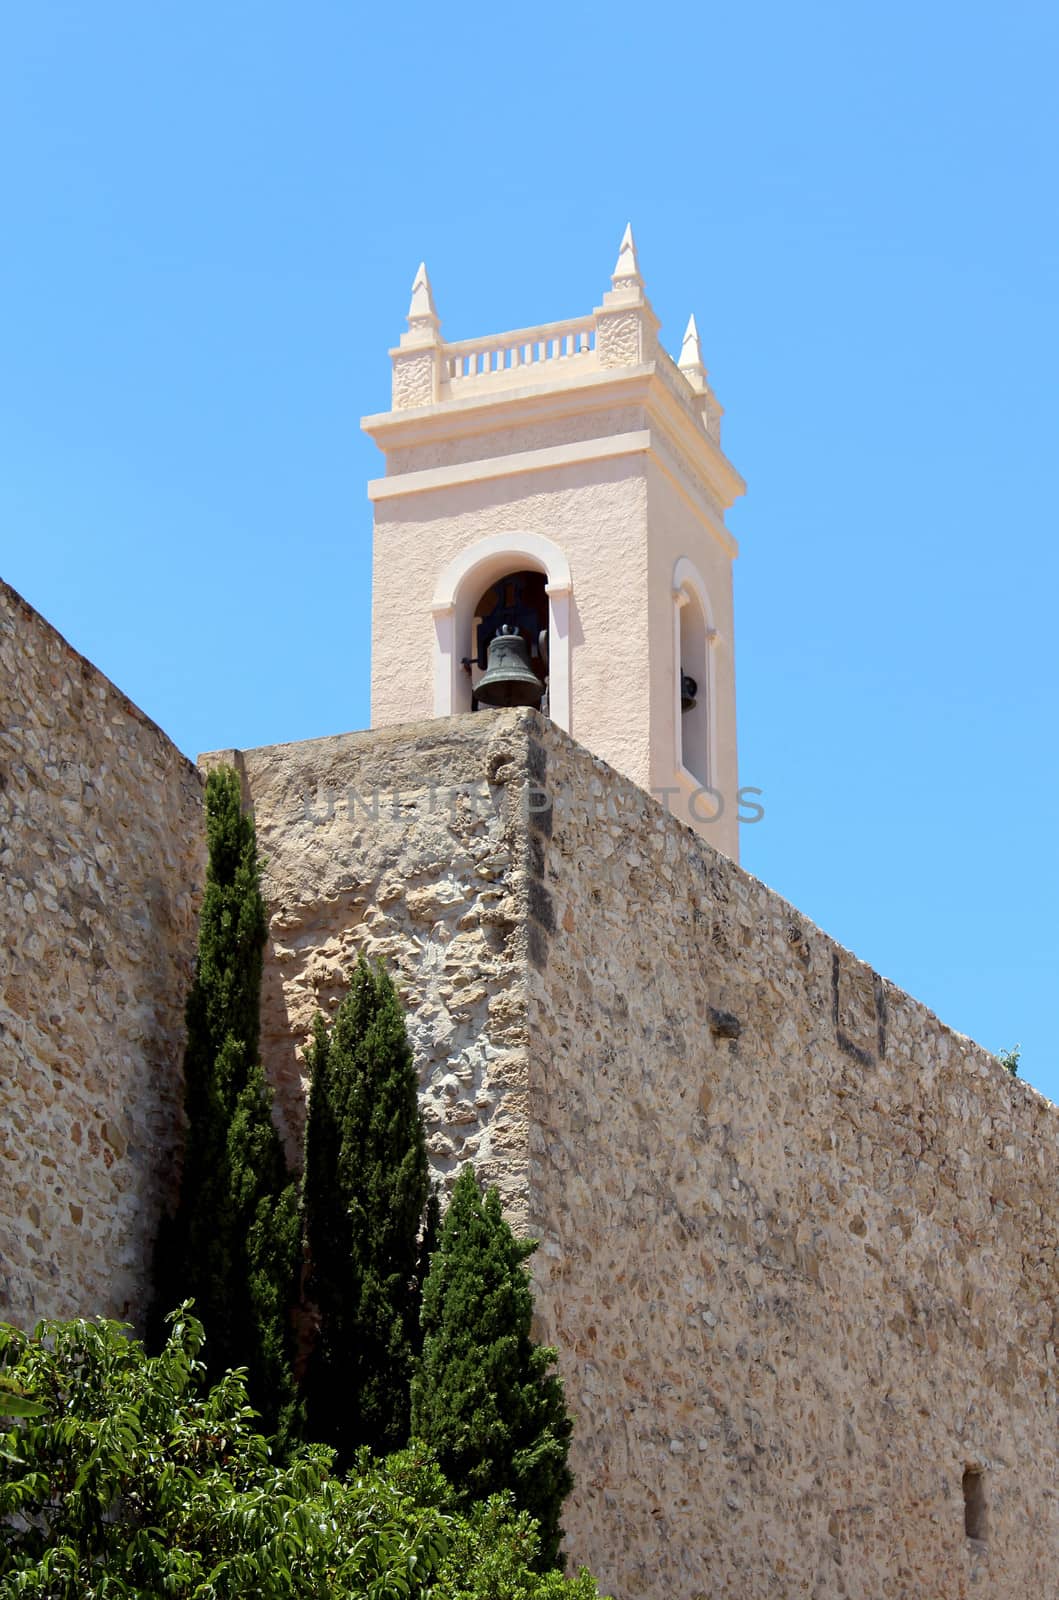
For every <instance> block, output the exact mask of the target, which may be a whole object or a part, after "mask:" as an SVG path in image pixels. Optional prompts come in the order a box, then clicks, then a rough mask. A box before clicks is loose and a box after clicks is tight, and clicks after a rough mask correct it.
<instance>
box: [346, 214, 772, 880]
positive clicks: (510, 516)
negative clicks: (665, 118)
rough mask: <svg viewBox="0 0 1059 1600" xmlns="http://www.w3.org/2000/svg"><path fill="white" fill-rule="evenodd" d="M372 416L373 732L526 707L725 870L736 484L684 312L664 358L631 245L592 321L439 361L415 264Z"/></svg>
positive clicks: (439, 341)
mask: <svg viewBox="0 0 1059 1600" xmlns="http://www.w3.org/2000/svg"><path fill="white" fill-rule="evenodd" d="M390 355H391V358H392V361H393V393H392V402H391V409H390V410H389V411H387V412H383V413H382V414H381V415H377V416H371V417H366V418H365V419H364V421H363V423H362V426H363V427H364V429H365V431H366V432H367V433H369V434H370V435H371V437H372V438H373V439H374V440H375V442H376V443H377V444H378V446H379V448H380V449H381V450H382V452H383V454H384V456H385V458H386V476H385V477H383V478H377V479H375V480H373V481H372V482H371V483H370V484H369V486H368V493H369V496H370V498H371V500H372V502H373V505H374V516H375V532H374V568H373V584H374V592H373V614H372V678H371V702H372V704H371V710H372V725H373V727H384V726H386V725H387V724H392V723H398V722H408V721H412V720H415V719H418V718H424V717H430V716H436V717H448V716H454V715H459V714H464V713H466V714H468V715H470V714H478V715H488V714H489V711H490V709H491V707H493V706H496V705H509V704H519V705H530V704H532V705H539V706H540V707H541V709H542V710H543V711H544V712H545V714H546V715H548V716H550V717H551V718H552V720H553V721H555V722H557V723H558V724H559V726H560V727H562V728H565V729H566V730H567V731H568V732H569V733H570V734H571V735H572V736H573V737H574V738H575V739H577V740H578V742H579V743H580V744H583V745H585V746H586V747H587V748H588V749H589V750H591V751H592V752H593V754H595V755H598V756H600V757H601V758H602V759H603V760H605V761H607V762H609V763H610V765H611V766H613V767H616V768H617V770H618V771H619V772H623V773H625V774H626V775H627V776H628V777H630V778H632V779H633V780H634V782H636V783H638V784H640V785H641V786H642V787H643V788H644V789H647V790H650V791H652V792H653V793H654V794H655V795H656V796H657V797H658V798H659V799H660V800H661V801H662V802H663V803H664V804H666V805H667V807H668V809H669V810H671V811H672V812H673V813H674V815H676V816H678V817H679V818H680V820H681V821H683V822H685V823H687V824H688V825H689V826H691V827H693V828H695V829H696V830H697V831H698V832H700V833H701V834H702V835H703V836H704V837H705V838H706V839H707V840H708V841H709V842H710V843H711V844H713V845H715V846H716V847H717V848H718V849H720V850H723V851H724V852H725V854H726V855H729V856H731V857H733V858H735V859H737V858H738V824H737V816H736V813H737V804H736V793H737V788H738V776H737V761H736V723H735V656H734V635H733V618H732V561H733V560H734V558H735V556H736V553H737V547H736V543H735V540H734V539H733V538H732V535H731V534H730V533H729V531H728V529H727V528H726V527H725V523H724V517H725V512H726V511H727V509H728V507H729V506H730V505H731V504H732V502H733V501H734V500H735V499H736V497H737V496H738V495H740V494H741V493H742V492H743V490H744V488H745V485H744V483H743V480H742V478H741V477H740V476H739V474H738V472H736V470H735V468H734V467H733V466H732V465H731V463H730V462H729V461H728V459H727V457H726V456H725V455H724V453H723V451H722V449H721V442H720V436H721V408H720V406H719V405H718V404H717V401H716V399H715V397H714V394H713V391H712V389H711V388H710V385H709V383H708V381H707V376H706V369H705V367H704V366H703V362H702V352H701V349H700V345H699V335H698V330H697V328H696V325H695V319H694V317H692V318H691V319H690V320H689V322H688V326H687V331H686V332H685V334H684V340H683V345H682V347H681V351H680V357H679V361H674V360H673V359H672V358H671V357H670V356H669V355H668V354H667V353H666V351H665V350H664V349H663V348H662V346H661V344H660V343H659V340H658V319H657V317H656V316H655V315H654V312H653V311H652V309H651V304H650V301H649V300H648V299H647V296H646V293H645V291H644V283H643V279H642V277H641V276H640V268H639V264H638V261H637V257H636V247H635V244H634V242H633V237H632V230H631V229H630V228H626V230H625V235H624V237H623V239H622V242H621V249H620V252H619V255H618V260H617V265H616V266H615V269H614V273H613V276H612V278H611V288H610V289H609V290H608V291H607V293H605V294H604V295H603V302H602V304H601V305H600V306H597V307H596V309H595V310H594V311H592V312H591V313H589V314H588V315H586V316H582V317H572V318H569V319H567V320H566V321H562V322H548V323H544V324H542V325H541V326H539V327H535V328H518V329H516V330H514V331H513V332H510V333H502V334H496V335H494V336H492V337H489V338H482V339H461V340H458V341H456V342H455V343H449V342H446V341H445V340H444V339H443V338H442V336H441V325H440V322H439V320H438V315H437V311H436V309H435V306H434V298H433V294H432V291H431V287H430V280H429V278H428V277H427V273H426V268H425V267H423V266H421V267H420V269H419V271H418V273H417V274H416V278H415V282H414V284H413V286H412V303H411V306H410V307H409V312H408V329H407V331H406V332H405V333H404V334H402V335H401V340H400V343H399V345H398V346H397V348H396V349H394V350H392V351H391V352H390Z"/></svg>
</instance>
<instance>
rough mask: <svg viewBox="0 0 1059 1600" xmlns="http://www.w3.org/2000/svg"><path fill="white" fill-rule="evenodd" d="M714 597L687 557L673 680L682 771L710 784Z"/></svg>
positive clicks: (676, 579) (679, 589) (678, 569)
mask: <svg viewBox="0 0 1059 1600" xmlns="http://www.w3.org/2000/svg"><path fill="white" fill-rule="evenodd" d="M716 636H717V634H716V629H715V628H714V626H713V613H712V611H711V609H710V602H709V596H708V595H707V592H706V585H705V584H704V583H703V581H702V578H701V577H700V575H699V573H698V570H697V569H696V567H695V566H694V565H693V564H692V563H691V562H690V561H689V560H688V559H687V558H686V557H682V558H681V559H680V560H679V561H678V562H677V564H676V566H675V568H674V569H673V657H674V660H673V679H674V701H675V704H674V713H673V714H674V726H675V730H676V738H675V744H676V749H675V752H674V754H675V757H676V767H677V770H678V772H680V771H682V772H683V773H684V774H685V775H686V777H688V778H690V779H692V780H694V782H695V783H696V784H699V785H702V786H703V787H704V788H708V787H711V786H712V785H713V780H714V774H715V772H716V766H717V763H716V753H715V749H714V743H715V728H716V723H715V718H714V684H713V669H712V663H711V661H710V652H711V645H712V643H713V640H714V639H715V638H716Z"/></svg>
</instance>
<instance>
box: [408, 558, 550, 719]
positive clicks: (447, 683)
mask: <svg viewBox="0 0 1059 1600" xmlns="http://www.w3.org/2000/svg"><path fill="white" fill-rule="evenodd" d="M505 579H507V580H513V579H521V580H522V581H523V582H525V583H527V585H528V589H529V590H530V592H531V594H532V595H533V596H535V597H536V598H534V600H533V603H534V604H535V605H538V606H539V607H540V609H541V611H542V612H543V611H544V608H545V606H546V607H547V612H546V614H547V631H548V714H549V716H550V717H551V719H552V721H553V722H557V723H558V724H559V726H560V727H561V728H565V729H566V731H567V732H568V733H569V732H571V731H572V730H571V726H570V722H571V707H570V604H571V598H570V597H571V579H570V565H569V562H568V561H567V559H566V556H565V555H564V554H563V552H562V550H560V548H559V546H558V545H557V544H554V543H553V542H552V540H550V539H545V538H544V537H543V536H542V535H541V534H533V533H512V534H495V535H493V536H492V537H491V538H488V539H481V540H479V542H478V543H477V544H474V545H471V547H470V548H469V549H467V550H464V551H461V553H460V554H459V555H458V556H456V557H455V558H454V559H453V560H452V561H450V562H449V564H448V566H447V567H445V569H444V570H443V571H442V572H441V574H440V575H439V577H438V581H437V584H436V586H435V589H434V601H433V606H432V610H433V613H434V641H435V642H434V715H435V716H437V717H449V716H452V715H453V714H454V713H456V712H460V711H470V709H471V695H472V679H471V674H470V673H468V672H467V671H466V669H465V668H464V666H463V662H464V660H465V659H467V658H468V657H470V658H472V659H473V658H474V657H475V656H476V655H477V634H478V627H479V625H480V624H481V623H482V622H483V621H484V620H485V615H486V613H485V612H483V609H482V608H483V607H484V606H487V605H488V602H489V597H490V591H491V590H493V589H494V588H495V586H496V585H497V584H499V583H501V582H503V581H504V580H505ZM475 675H476V676H477V673H476V674H475Z"/></svg>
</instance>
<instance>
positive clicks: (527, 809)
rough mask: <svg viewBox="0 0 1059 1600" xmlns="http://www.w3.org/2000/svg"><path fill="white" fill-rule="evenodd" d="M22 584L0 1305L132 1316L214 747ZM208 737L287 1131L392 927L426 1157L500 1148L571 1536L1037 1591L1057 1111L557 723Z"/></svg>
mask: <svg viewBox="0 0 1059 1600" xmlns="http://www.w3.org/2000/svg"><path fill="white" fill-rule="evenodd" d="M3 601H4V608H3V618H2V620H3V624H4V634H3V639H2V641H0V650H2V657H0V659H2V664H3V668H4V687H5V691H6V692H7V696H8V703H7V705H6V707H5V712H6V714H5V719H4V725H3V729H4V741H5V742H4V764H3V768H2V777H3V783H4V787H3V790H2V791H0V807H2V809H0V820H2V823H3V829H4V836H3V840H2V841H0V852H2V853H0V864H2V866H3V873H4V878H3V893H4V897H5V898H4V909H5V918H6V925H5V932H6V934H7V938H6V941H5V944H6V950H5V957H4V964H3V969H2V983H3V989H2V999H3V1010H2V1013H0V1026H2V1028H3V1033H2V1035H0V1039H2V1043H3V1049H4V1072H3V1077H2V1080H0V1097H2V1104H0V1113H2V1125H3V1129H4V1146H3V1153H2V1161H0V1254H2V1257H3V1278H2V1280H0V1281H2V1283H3V1286H4V1290H5V1293H6V1296H7V1299H6V1303H5V1308H4V1309H5V1311H6V1312H7V1314H8V1315H13V1316H15V1318H16V1319H18V1320H32V1317H33V1316H35V1315H38V1314H41V1313H45V1312H47V1313H52V1314H67V1313H69V1312H72V1311H79V1312H84V1313H88V1314H95V1313H97V1312H111V1313H115V1312H116V1313H118V1314H120V1313H121V1311H122V1309H123V1307H125V1306H126V1305H127V1306H128V1308H129V1310H130V1311H131V1312H132V1313H133V1314H135V1313H136V1312H137V1311H138V1310H139V1309H141V1304H142V1301H141V1297H142V1293H143V1285H144V1283H145V1276H146V1261H147V1257H148V1253H149V1248H150V1238H151V1234H152V1231H153V1226H154V1219H155V1217H156V1215H157V1212H158V1208H159V1206H160V1204H161V1201H162V1198H163V1194H164V1192H166V1191H167V1188H171V1184H172V1177H173V1172H174V1170H175V1169H174V1157H175V1154H176V1151H177V1149H178V1145H179V1117H178V1112H177V1107H178V1100H179V1087H178V1077H179V1055H180V1044H181V1037H180V1036H181V1002H182V998H183V990H184V987H185V986H186V982H187V977H188V973H189V970H190V960H191V955H192V952H193V947H194V909H195V902H196V897H197V891H198V884H199V879H200V874H201V868H202V857H201V817H200V803H201V802H200V780H199V778H198V776H197V775H196V773H195V772H194V770H193V769H192V768H191V767H190V766H189V764H188V763H186V762H185V761H184V760H183V758H182V757H180V756H179V753H178V752H176V751H175V750H174V749H173V747H172V745H170V744H169V742H168V741H167V740H166V739H165V737H164V735H162V734H161V733H160V731H159V730H158V729H156V728H155V727H154V726H153V724H150V723H149V722H148V721H147V719H146V718H144V717H143V716H142V714H141V713H139V712H138V711H136V709H135V707H132V706H131V705H130V704H129V702H128V701H127V700H125V698H124V697H123V696H121V695H120V694H119V693H118V691H116V690H114V689H113V686H112V685H109V684H107V682H106V680H105V679H102V678H101V677H100V675H99V674H97V673H95V671H94V669H92V668H90V667H89V666H88V664H87V663H85V662H83V661H82V660H81V658H79V657H77V656H76V655H75V653H74V652H72V651H70V649H69V646H67V645H66V644H65V643H64V641H62V640H61V639H59V636H58V635H56V634H55V633H54V631H53V630H51V629H49V628H48V627H47V625H46V624H44V623H43V622H42V621H41V619H40V618H38V617H36V615H35V613H32V612H31V611H30V609H29V608H28V607H25V606H24V604H23V603H22V602H20V601H18V599H17V597H15V596H13V595H11V593H10V591H5V592H4V594H3ZM220 754H221V755H225V756H226V757H227V759H230V760H232V761H234V763H235V764H236V766H237V767H238V769H239V770H240V772H241V775H242V781H243V785H244V793H245V796H246V801H247V803H248V804H249V805H250V806H251V807H252V808H253V811H254V814H255V817H256V820H257V826H258V832H259V838H260V841H261V850H262V856H263V858H264V861H265V873H266V875H265V890H266V896H267V899H268V903H269V910H270V937H269V946H268V951H267V957H266V994H265V1019H264V1021H265V1028H264V1041H265V1051H266V1056H267V1062H266V1064H267V1067H268V1070H269V1074H270V1076H271V1078H272V1080H273V1082H274V1083H275V1084H276V1086H277V1089H278V1094H279V1107H280V1111H281V1115H282V1120H283V1125H284V1131H285V1134H286V1136H287V1139H288V1142H289V1146H290V1149H291V1151H292V1153H294V1154H296V1152H297V1148H298V1143H299V1139H300V1130H301V1124H302V1107H303V1100H304V1095H303V1084H302V1081H301V1072H302V1067H301V1054H300V1052H301V1049H302V1047H303V1045H304V1042H305V1039H306V1036H307V1034H308V1031H309V1027H310V1024H311V1020H312V1015H313V1012H314V1010H315V1009H316V1008H317V1007H318V1006H319V1007H320V1008H321V1009H323V1010H324V1011H325V1012H326V1011H328V1010H330V1009H331V1008H332V1007H333V1006H334V1005H335V1004H336V1003H337V1001H338V999H339V997H340V995H341V993H342V990H343V987H344V982H345V973H346V970H347V968H348V966H349V964H350V963H351V961H352V959H353V957H354V955H355V953H356V951H357V950H359V949H367V950H368V951H370V952H374V953H378V954H381V955H384V956H385V957H386V959H387V960H388V962H389V963H390V965H391V968H392V969H393V970H394V972H395V974H396V976H397V978H398V981H399V983H400V985H401V987H402V990H403V992H404V995H405V998H406V1001H407V1004H408V1006H409V1008H410V1029H411V1034H412V1039H413V1043H414V1046H415V1050H416V1057H417V1061H418V1063H419V1068H420V1074H421V1081H422V1090H423V1106H424V1112H425V1115H426V1119H427V1127H428V1139H429V1145H430V1151H431V1157H432V1160H433V1162H434V1165H435V1168H436V1170H437V1171H438V1172H439V1173H441V1174H443V1175H446V1176H451V1175H452V1174H454V1173H455V1171H456V1170H457V1169H458V1167H459V1165H460V1163H461V1162H462V1161H464V1160H466V1159H473V1160H474V1161H475V1162H476V1164H477V1166H478V1168H479V1171H480V1172H481V1174H482V1176H483V1177H484V1178H486V1179H487V1180H488V1181H490V1182H497V1183H499V1185H500V1187H501V1189H502V1192H503V1194H504V1198H505V1203H506V1205H507V1207H508V1210H509V1213H510V1214H511V1216H512V1217H513V1219H514V1220H515V1221H516V1223H517V1225H519V1226H520V1227H524V1228H526V1229H528V1230H529V1231H530V1232H532V1233H533V1234H534V1235H535V1236H537V1237H538V1238H539V1239H540V1240H541V1247H540V1249H539V1251H538V1252H537V1255H536V1257H535V1258H534V1269H535V1276H536V1280H537V1304H538V1320H539V1332H540V1334H541V1336H542V1337H544V1338H546V1339H548V1340H549V1341H551V1342H554V1343H555V1344H556V1345H557V1346H558V1347H559V1349H560V1352H561V1366H562V1370H563V1373H564V1376H565V1379H566V1384H567V1391H568V1396H569V1401H570V1404H571V1407H572V1409H573V1410H574V1412H575V1413H576V1417H577V1427H576V1433H575V1439H574V1449H573V1460H572V1465H573V1467H574V1471H575V1473H576V1477H577V1485H576V1488H575V1490H574V1493H573V1496H572V1497H571V1500H570V1501H569V1502H568V1506H567V1514H566V1519H565V1520H566V1527H567V1533H568V1540H567V1544H568V1548H569V1551H570V1553H571V1555H572V1556H573V1557H574V1558H575V1559H577V1560H583V1561H585V1562H587V1563H588V1564H589V1565H590V1566H591V1567H592V1568H593V1569H594V1570H595V1571H596V1572H597V1574H598V1575H599V1577H600V1579H601V1581H602V1583H603V1585H604V1586H605V1588H607V1589H609V1590H610V1591H611V1592H613V1593H614V1594H615V1595H617V1596H618V1597H619V1600H632V1597H634V1596H658V1597H661V1596H665V1597H666V1600H693V1597H706V1596H709V1597H710V1600H722V1597H723V1600H736V1597H738V1600H764V1597H766V1596H768V1597H778V1600H794V1597H799V1600H801V1597H803V1596H813V1597H819V1600H823V1597H825V1596H827V1597H832V1596H848V1597H851V1600H879V1597H894V1600H899V1597H904V1596H907V1597H909V1600H911V1597H916V1600H920V1597H923V1600H927V1597H929V1600H957V1597H960V1600H967V1597H970V1596H973V1595H976V1594H980V1595H989V1596H990V1597H991V1600H992V1597H994V1596H995V1597H999V1600H1026V1597H1027V1596H1030V1595H1034V1594H1041V1595H1048V1594H1050V1593H1051V1592H1052V1591H1053V1589H1054V1587H1055V1578H1054V1575H1055V1571H1056V1565H1057V1557H1059V1480H1057V1474H1056V1465H1057V1463H1056V1420H1057V1418H1056V1360H1055V1343H1056V1311H1055V1303H1056V1285H1057V1259H1056V1248H1057V1227H1056V1198H1055V1197H1056V1187H1057V1184H1056V1180H1057V1167H1059V1112H1057V1110H1056V1108H1055V1107H1053V1106H1052V1105H1050V1104H1049V1103H1048V1102H1047V1101H1045V1100H1044V1099H1043V1098H1042V1097H1041V1096H1040V1095H1038V1094H1036V1093H1035V1092H1034V1090H1033V1089H1032V1088H1030V1087H1029V1086H1028V1085H1026V1084H1023V1083H1019V1082H1017V1081H1014V1080H1012V1079H1011V1078H1009V1077H1008V1076H1007V1074H1006V1073H1004V1071H1003V1070H1002V1069H1001V1068H1000V1067H999V1065H998V1064H997V1063H996V1062H995V1061H994V1060H993V1058H992V1057H991V1056H989V1055H988V1054H987V1053H985V1052H984V1051H982V1050H980V1049H979V1048H978V1047H977V1046H975V1045H974V1044H972V1043H971V1042H970V1041H969V1040H967V1039H965V1038H962V1037H960V1036H959V1035H957V1034H954V1033H952V1032H951V1031H950V1030H949V1029H947V1028H945V1027H944V1026H943V1025H942V1024H941V1023H940V1022H939V1021H938V1020H937V1019H936V1018H935V1017H933V1016H932V1015H931V1014H930V1013H929V1012H928V1011H926V1010H925V1009H924V1008H923V1007H922V1006H920V1005H918V1004H917V1003H916V1002H915V1001H913V1000H911V999H909V998H908V996H906V995H904V994H902V993H901V992H900V991H899V990H897V989H896V988H895V987H894V986H893V985H891V984H889V983H887V982H885V981H884V980H883V979H881V978H880V977H878V975H876V974H875V973H873V972H872V971H871V970H870V969H869V968H867V967H865V966H863V965H862V964H861V963H859V962H858V961H856V960H855V959H854V958H853V957H852V956H851V955H849V954H848V952H846V951H844V950H842V949H840V948H839V947H838V946H837V945H835V944H834V943H833V942H832V941H830V940H828V939H827V938H826V937H825V936H824V935H823V934H822V933H820V932H819V930H818V929H816V928H814V927H813V926H812V925H811V924H809V923H808V922H806V921H805V919H804V918H802V917H801V916H800V915H799V914H798V913H797V912H796V911H795V910H794V909H793V908H792V907H791V906H789V905H788V904H786V903H785V902H784V901H782V900H781V899H779V897H778V896H776V895H774V894H772V893H771V892H770V891H769V890H768V889H766V888H765V887H764V886H763V885H762V884H760V883H758V882H757V881H756V880H755V879H753V878H752V877H750V876H749V875H748V874H747V873H745V872H743V871H741V870H740V869H739V868H738V867H736V866H734V865H733V864H732V863H731V862H730V861H728V860H727V859H726V858H724V857H722V856H721V855H719V854H718V853H717V852H715V851H713V850H712V849H711V848H710V846H709V844H708V843H706V842H705V841H704V840H702V839H701V838H699V837H697V836H696V835H694V834H692V833H690V832H689V831H688V830H687V829H686V828H684V827H683V826H682V825H681V824H680V823H679V822H678V821H677V820H676V819H675V818H673V817H670V816H668V815H667V814H666V813H665V811H664V810H663V809H662V808H661V807H660V806H659V805H658V804H657V803H656V802H654V801H653V800H651V799H650V798H649V797H648V796H647V795H645V794H644V793H643V792H642V791H640V790H639V789H638V788H636V787H635V785H633V784H631V783H630V782H628V781H626V780H625V779H622V778H620V777H618V776H617V775H616V774H615V773H614V772H613V771H611V770H610V769H608V768H607V767H606V766H605V765H603V764H602V763H601V762H599V761H597V760H595V759H593V758H592V757H591V756H589V755H588V754H587V753H586V752H585V751H584V750H583V749H581V748H580V747H579V746H577V745H576V744H574V743H573V742H572V741H571V740H570V739H569V738H568V737H567V736H566V735H564V734H562V733H560V732H559V731H558V730H557V729H556V728H555V727H554V726H553V725H552V724H550V723H549V722H548V721H547V720H546V719H543V718H541V717H540V716H538V715H537V714H535V713H532V712H506V713H496V714H480V715H477V716H465V717H459V718H454V719H450V720H444V721H432V722H428V723H421V724H417V725H415V726H412V727H406V728H389V729H387V730H385V732H383V733H364V734H351V735H344V736H341V737H337V738H334V739H323V740H316V741H310V742H306V743H302V744H295V745H287V746H279V747H274V748H270V749H264V750H254V751H246V752H238V751H229V752H222V753H220ZM207 759H208V760H213V759H217V757H212V758H207Z"/></svg>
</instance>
